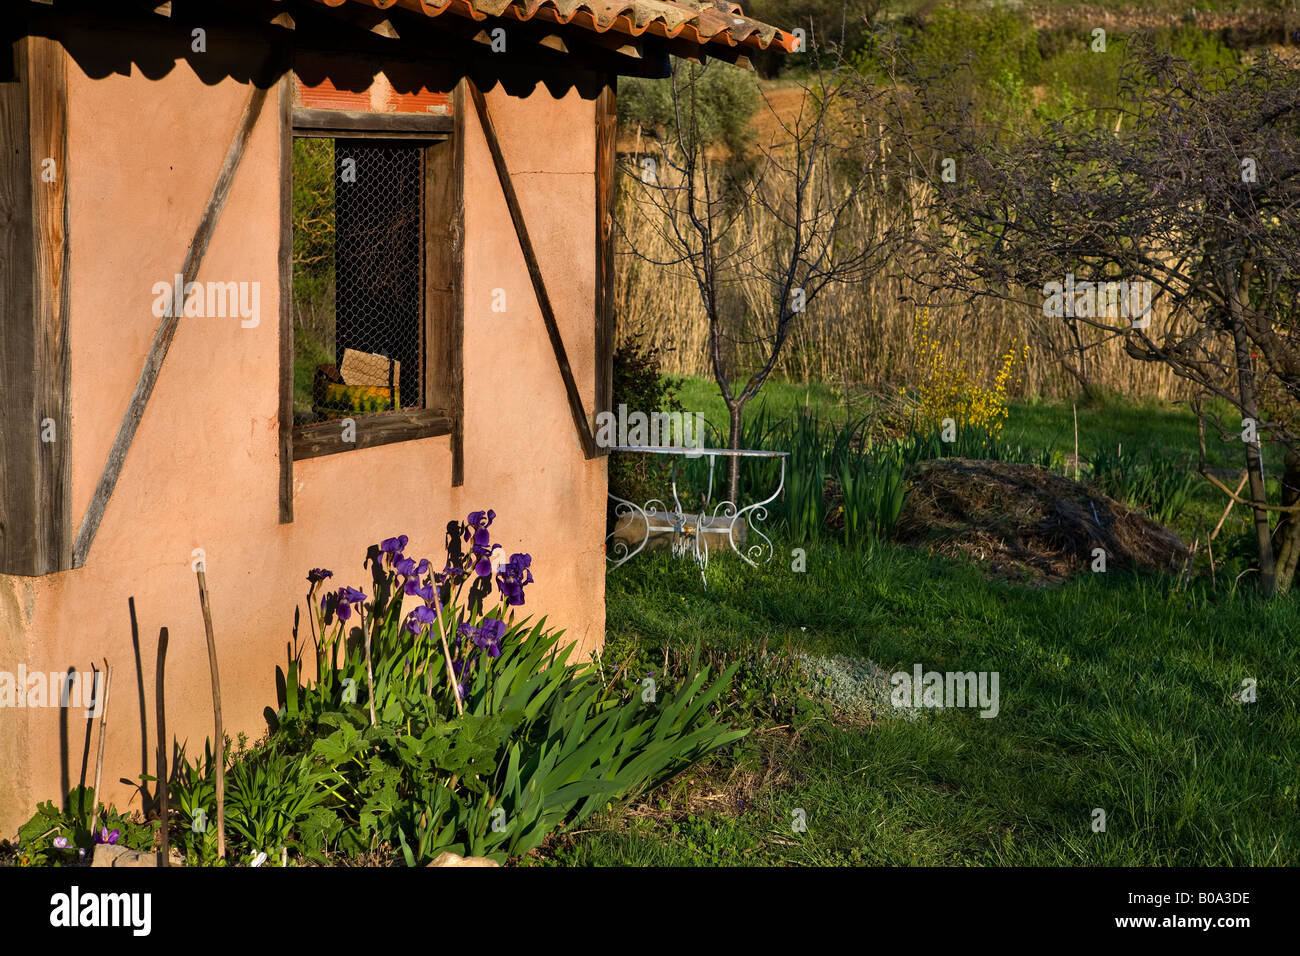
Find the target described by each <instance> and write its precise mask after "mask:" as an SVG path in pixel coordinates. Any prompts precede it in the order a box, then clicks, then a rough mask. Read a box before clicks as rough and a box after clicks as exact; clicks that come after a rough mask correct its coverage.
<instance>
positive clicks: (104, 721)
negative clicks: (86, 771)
mask: <svg viewBox="0 0 1300 956" xmlns="http://www.w3.org/2000/svg"><path fill="white" fill-rule="evenodd" d="M112 680H113V668H111V667H109V666H108V658H107V657H106V658H104V702H103V705H102V706H101V705H100V702H99V701H98V700H96V701H95V705H96V706H97V707H99V750H98V752H97V753H96V754H95V789H94V790H92V791H91V793H90V835H91V836H92V837H93V836H94V835H95V830H96V824H97V823H98V822H99V775H100V772H101V771H102V770H103V769H104V733H105V731H106V730H107V729H108V685H109V684H110V683H111V682H112ZM96 696H98V695H96Z"/></svg>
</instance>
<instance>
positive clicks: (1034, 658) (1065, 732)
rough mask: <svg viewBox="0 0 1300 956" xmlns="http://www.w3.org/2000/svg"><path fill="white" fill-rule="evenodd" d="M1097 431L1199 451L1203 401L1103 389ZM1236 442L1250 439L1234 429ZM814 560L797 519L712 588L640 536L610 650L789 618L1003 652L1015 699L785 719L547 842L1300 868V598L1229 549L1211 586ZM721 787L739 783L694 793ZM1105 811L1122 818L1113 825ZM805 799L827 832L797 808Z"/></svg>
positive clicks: (719, 648)
mask: <svg viewBox="0 0 1300 956" xmlns="http://www.w3.org/2000/svg"><path fill="white" fill-rule="evenodd" d="M775 384H776V387H775V388H771V390H770V392H769V391H768V390H765V393H764V394H765V396H766V397H767V399H768V401H769V402H771V403H772V405H773V406H774V407H776V408H781V409H785V410H786V411H792V410H793V408H794V406H795V405H796V404H803V401H804V396H807V397H808V401H809V403H810V404H816V403H818V402H820V405H819V406H818V410H819V412H820V413H822V414H824V415H829V414H831V413H832V411H833V409H834V408H835V407H842V405H843V398H842V396H839V395H837V393H836V392H835V391H834V390H833V389H825V388H814V389H812V390H810V391H807V390H805V389H803V388H802V387H791V386H788V385H784V384H780V383H775ZM691 387H692V388H696V389H700V391H698V392H694V393H692V397H696V396H699V397H700V398H701V399H702V398H703V390H702V387H701V386H700V385H699V384H698V383H694V384H692V385H691ZM689 404H690V403H689V402H688V405H689ZM696 407H698V406H696ZM1072 427H1073V426H1072V417H1071V409H1070V407H1069V406H1061V405H1049V404H1021V405H1017V406H1015V407H1014V408H1013V409H1012V413H1011V419H1010V421H1009V423H1008V425H1007V429H1006V433H1005V434H1006V435H1008V436H1009V437H1011V438H1012V439H1013V440H1014V439H1015V438H1016V436H1017V435H1018V434H1021V433H1023V434H1022V437H1021V441H1022V444H1026V445H1028V446H1033V445H1039V444H1043V445H1045V444H1048V443H1050V442H1052V440H1053V438H1056V439H1057V441H1056V447H1057V449H1058V450H1062V451H1065V450H1072V444H1073V435H1072ZM1079 437H1080V452H1081V453H1082V454H1083V455H1084V456H1087V455H1089V454H1091V453H1093V452H1094V451H1096V450H1098V449H1100V448H1102V447H1104V446H1105V445H1109V444H1111V443H1118V442H1123V443H1124V444H1125V447H1126V448H1130V447H1131V448H1133V449H1134V450H1137V451H1141V452H1143V453H1150V454H1163V455H1179V456H1185V455H1188V454H1191V453H1193V452H1194V447H1195V423H1194V419H1193V418H1192V416H1191V414H1190V412H1188V411H1187V410H1186V409H1170V408H1162V407H1158V406H1134V405H1126V404H1123V403H1119V402H1111V403H1106V404H1104V405H1103V406H1100V407H1088V408H1081V409H1080V410H1079ZM1130 443H1131V445H1130ZM1238 447H1240V446H1238ZM1212 453H1213V455H1220V454H1221V455H1222V457H1223V460H1222V462H1220V463H1222V464H1224V465H1229V464H1232V463H1233V462H1234V461H1235V459H1234V458H1232V457H1231V456H1232V454H1233V452H1232V449H1231V447H1230V446H1225V447H1222V448H1219V449H1217V450H1214V449H1212ZM1216 496H1217V492H1215V493H1213V494H1211V493H1210V492H1208V491H1206V492H1204V495H1203V500H1202V494H1201V493H1199V492H1198V499H1197V502H1196V507H1194V508H1189V509H1188V511H1189V514H1188V515H1185V516H1184V517H1185V518H1186V520H1187V521H1189V522H1192V523H1195V521H1196V520H1198V519H1200V518H1201V517H1203V516H1204V515H1206V514H1210V513H1213V514H1214V515H1215V517H1216V520H1217V514H1218V512H1219V511H1221V509H1222V504H1223V502H1222V499H1221V497H1216ZM1216 553H1217V550H1216ZM791 563H792V562H791V557H790V548H789V547H788V546H787V545H783V543H782V542H781V541H778V542H777V552H776V557H775V558H774V560H773V561H772V562H771V563H770V564H768V565H766V566H764V567H762V568H760V569H758V570H754V569H751V568H749V567H748V566H746V565H744V564H742V563H741V562H740V561H739V560H738V559H737V558H736V557H735V556H734V555H725V554H724V555H715V556H714V558H713V559H712V561H711V563H710V565H709V571H708V578H709V587H708V590H704V589H703V588H701V586H700V581H699V576H698V573H697V571H696V570H695V568H694V565H693V564H692V563H690V562H689V561H682V560H674V559H673V558H672V557H671V556H670V555H668V554H666V553H663V552H658V553H648V554H643V555H641V556H638V557H637V558H636V559H635V560H634V561H633V562H631V563H629V564H628V565H626V566H624V567H623V568H619V569H615V570H612V571H610V572H609V574H608V576H607V610H606V614H607V635H608V638H607V646H606V651H605V660H606V662H607V663H608V662H609V661H611V660H615V659H618V660H621V659H622V657H623V656H625V655H626V654H628V653H630V652H631V651H632V650H633V649H637V650H638V651H639V653H640V654H642V655H644V656H648V657H649V659H651V660H654V659H656V657H657V656H658V655H659V654H661V653H662V649H663V648H665V647H667V648H669V649H671V650H672V652H673V653H674V655H675V656H678V657H680V656H682V655H686V656H689V654H690V650H689V649H690V648H692V646H693V645H694V642H695V641H696V640H697V639H698V640H700V641H702V643H703V645H704V646H705V648H706V649H708V650H709V651H711V652H713V653H714V654H715V655H719V654H727V655H729V656H732V657H733V658H734V656H735V655H737V654H738V653H740V652H742V651H743V650H745V649H748V648H751V647H753V646H755V645H757V644H758V643H759V642H761V641H764V640H766V641H768V642H769V643H770V645H771V646H773V647H780V648H783V649H786V650H798V649H803V650H809V651H812V652H815V653H839V654H847V655H851V656H857V657H865V658H869V659H870V660H872V661H874V662H875V663H876V664H878V665H879V666H881V667H883V668H884V669H885V670H887V671H891V672H892V671H896V670H906V671H910V670H911V669H912V666H913V665H914V664H917V663H919V664H922V665H923V667H924V668H925V669H927V670H931V669H933V670H939V671H967V670H973V671H996V672H998V674H999V675H1000V692H1001V699H1000V713H999V714H998V716H997V717H995V718H992V719H985V718H981V717H980V716H979V714H978V712H977V711H975V710H973V709H963V710H947V711H928V712H925V713H924V714H923V715H922V717H921V719H919V720H904V719H901V718H899V717H893V716H889V717H887V718H885V719H884V720H882V721H879V722H876V723H874V724H867V723H864V722H861V721H848V720H845V719H843V718H842V717H840V718H836V719H833V720H828V719H813V720H811V721H810V722H808V723H807V724H805V725H803V726H802V727H800V728H799V730H798V732H797V734H796V735H795V736H794V737H791V736H790V734H791V732H790V731H789V730H788V729H776V730H768V731H766V732H760V733H757V734H754V735H752V736H751V737H750V738H747V739H746V740H745V741H742V742H741V743H740V744H737V745H736V746H735V747H734V748H733V750H732V752H731V753H730V754H729V755H728V756H726V757H723V758H717V759H715V761H714V762H713V764H712V765H711V766H710V767H709V768H707V770H706V773H705V775H704V777H703V778H700V777H698V776H697V777H694V778H688V779H686V780H683V781H678V782H677V783H676V784H674V785H670V786H669V787H667V788H664V789H662V790H661V791H659V792H658V793H655V794H652V795H650V797H649V798H648V800H647V804H648V806H650V807H651V808H658V810H659V812H658V815H657V817H652V816H647V815H646V814H645V813H636V814H629V813H628V812H627V810H626V808H622V809H619V808H614V809H611V810H610V811H609V812H607V813H605V814H604V815H603V816H601V817H599V818H597V819H596V821H595V822H594V823H591V822H589V823H588V827H591V829H589V830H588V831H586V832H583V833H580V834H577V835H574V836H571V837H567V838H565V839H563V840H561V841H559V843H557V844H556V845H555V846H554V847H553V848H552V850H551V852H550V854H549V855H548V856H547V857H545V858H544V862H549V863H553V864H561V865H700V864H722V865H731V864H768V865H772V864H812V865H825V864H848V865H855V864H877V865H890V866H897V865H909V864H923V865H941V864H942V865H1026V866H1033V865H1049V866H1068V865H1132V866H1156V865H1177V866H1216V865H1291V866H1294V865H1297V864H1300V706H1298V705H1300V694H1298V692H1300V645H1298V644H1297V642H1296V639H1295V638H1296V635H1297V634H1300V597H1297V595H1296V594H1292V595H1290V596H1289V597H1287V598H1284V599H1279V600H1276V601H1274V602H1271V603H1268V602H1263V601H1260V600H1259V599H1257V598H1256V597H1254V595H1253V593H1251V592H1250V590H1249V588H1248V587H1244V586H1241V587H1234V585H1233V582H1232V580H1231V577H1230V576H1228V575H1226V574H1225V573H1224V569H1223V567H1222V566H1220V573H1219V577H1218V583H1217V587H1211V586H1210V583H1209V581H1208V580H1206V579H1205V578H1204V577H1201V578H1197V579H1194V580H1193V581H1192V582H1191V584H1190V586H1188V587H1187V588H1186V589H1185V590H1178V589H1177V587H1176V584H1175V582H1173V581H1171V580H1168V579H1163V578H1138V577H1133V576H1129V575H1126V574H1123V573H1117V572H1111V573H1107V574H1086V575H1083V576H1081V577H1079V578H1076V579H1075V580H1073V581H1072V582H1070V583H1068V584H1065V585H1062V586H1059V587H1053V588H1035V587H1028V586H1022V585H1015V584H1007V583H993V582H990V581H988V580H987V579H986V578H985V577H984V576H983V575H982V574H981V573H980V572H979V571H978V570H977V569H976V568H974V567H972V566H969V565H965V564H960V563H953V562H950V561H947V560H944V559H940V558H932V557H930V556H928V555H926V554H923V553H919V552H915V551H911V550H908V549H905V548H902V547H898V546H895V545H892V544H874V545H871V546H869V547H867V548H866V549H865V551H862V552H857V553H854V552H851V551H848V550H845V549H843V548H841V547H839V546H836V545H819V546H814V547H810V548H809V549H808V551H807V563H806V571H804V572H802V573H799V572H795V571H794V570H792V567H791ZM1247 580H1249V579H1247ZM1246 678H1253V679H1254V680H1256V681H1257V682H1258V683H1257V692H1258V699H1257V701H1256V702H1254V703H1239V702H1237V701H1235V700H1233V699H1232V695H1233V694H1234V693H1235V692H1237V691H1238V690H1239V689H1240V688H1241V686H1242V682H1243V680H1245V679H1246ZM737 716H738V717H739V716H743V715H737ZM746 775H752V776H754V777H756V778H763V779H767V780H769V781H771V782H769V783H768V784H767V785H765V786H763V787H761V788H758V789H757V790H751V791H744V793H743V796H742V791H741V790H740V789H738V788H736V787H735V786H734V785H733V784H729V783H728V781H734V780H738V779H743V778H744V777H745V776H746ZM710 786H712V787H713V788H714V789H715V790H717V791H718V792H719V793H722V794H724V795H725V799H722V800H720V801H718V802H716V803H714V804H709V805H708V806H709V808H708V809H703V808H702V807H701V806H700V805H699V804H698V802H697V803H696V804H694V805H690V804H689V803H688V801H687V797H689V796H690V795H692V794H695V795H697V796H698V794H699V793H700V792H703V790H707V789H708V788H709V787H710ZM702 788H703V790H702ZM742 799H743V800H744V802H743V804H742V802H741V800H742ZM1096 808H1100V809H1102V810H1104V811H1105V813H1106V831H1105V832H1104V833H1097V832H1093V829H1092V821H1093V811H1094V809H1096ZM796 810H802V811H803V812H804V814H805V816H806V820H807V831H806V832H802V833H798V832H794V831H793V829H792V825H791V823H792V819H793V816H792V815H793V814H794V813H795V811H796Z"/></svg>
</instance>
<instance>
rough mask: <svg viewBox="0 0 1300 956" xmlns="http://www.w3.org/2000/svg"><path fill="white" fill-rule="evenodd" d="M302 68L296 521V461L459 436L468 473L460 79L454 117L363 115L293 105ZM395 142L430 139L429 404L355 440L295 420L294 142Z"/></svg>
mask: <svg viewBox="0 0 1300 956" xmlns="http://www.w3.org/2000/svg"><path fill="white" fill-rule="evenodd" d="M294 80H295V77H294V74H293V73H292V71H291V72H290V73H288V74H286V77H285V78H284V80H282V88H281V162H280V166H281V210H280V211H281V248H280V272H281V284H282V290H283V294H282V296H281V316H280V324H281V349H280V366H281V368H280V417H281V423H280V433H281V434H280V445H281V449H280V450H281V494H280V520H281V523H287V522H290V521H292V520H293V496H292V494H293V489H292V484H293V477H292V464H293V462H294V461H301V460H304V459H309V458H318V457H322V456H325V455H334V454H339V453H342V452H347V451H355V450H358V449H362V448H374V447H378V446H380V445H387V444H392V443H394V442H402V441H414V440H418V439H423V438H434V437H438V436H441V435H448V436H450V437H451V452H452V475H451V484H452V485H453V486H458V485H461V484H462V483H463V481H464V474H463V473H464V466H463V452H462V446H463V412H462V409H463V393H462V388H463V380H464V376H463V366H462V343H463V338H464V314H463V313H464V310H463V297H462V269H463V254H462V253H463V242H462V237H463V234H464V204H463V201H462V196H463V175H464V169H463V167H464V135H463V132H462V122H461V114H462V110H461V103H462V102H463V98H462V96H461V92H460V87H459V86H458V87H457V90H456V92H455V93H454V94H453V97H452V99H453V109H454V113H453V115H452V116H438V115H433V114H429V115H424V114H410V113H364V112H354V111H348V110H327V109H304V108H301V107H295V106H294V105H293V94H294ZM308 137H328V138H333V139H367V140H391V141H394V142H399V143H402V144H404V145H416V144H419V145H421V146H422V147H423V159H424V168H423V175H424V189H423V203H422V209H421V232H422V238H421V243H422V246H423V250H424V256H423V262H422V273H423V274H422V276H421V293H420V294H421V300H422V301H421V313H422V314H421V328H422V334H423V337H424V341H425V348H424V359H423V361H424V368H423V369H422V370H421V380H422V382H423V395H422V403H421V404H422V407H420V408H407V409H401V410H397V411H393V412H381V413H379V414H374V415H358V416H355V417H354V419H353V420H354V422H355V424H356V435H355V438H356V440H355V441H352V442H345V441H343V430H342V428H341V427H340V424H339V420H337V419H336V420H331V421H326V422H314V423H312V424H309V425H298V426H295V425H294V424H293V378H294V375H293V373H294V347H293V320H292V316H293V306H292V303H293V262H292V257H293V232H292V230H293V224H292V196H293V161H292V157H293V141H294V139H298V138H308Z"/></svg>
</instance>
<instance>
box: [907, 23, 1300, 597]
mask: <svg viewBox="0 0 1300 956" xmlns="http://www.w3.org/2000/svg"><path fill="white" fill-rule="evenodd" d="M907 99H908V101H909V106H908V109H906V110H901V109H900V110H896V111H895V112H894V120H895V128H896V129H897V130H898V131H899V134H900V136H902V137H904V138H905V139H906V141H907V143H908V145H909V147H910V149H911V151H912V155H913V157H914V159H915V164H914V167H913V169H914V172H915V173H916V174H917V175H921V176H926V177H929V176H930V172H929V169H930V167H931V165H932V161H933V157H934V156H936V155H940V156H943V155H946V156H949V157H953V158H954V159H955V163H956V168H957V169H958V171H959V172H958V175H957V176H956V177H955V180H956V181H955V182H953V183H950V184H947V185H946V186H945V187H944V188H942V189H941V190H940V191H939V192H938V193H937V194H936V196H935V201H934V204H933V206H932V207H931V209H930V210H928V212H929V214H930V216H931V217H932V219H931V221H933V222H934V223H935V224H936V228H935V229H934V231H933V233H932V235H931V240H930V242H929V243H928V244H927V245H928V247H929V249H930V251H931V252H933V253H935V254H939V253H942V254H943V255H945V256H946V260H945V262H946V266H945V274H944V277H943V281H942V283H941V284H942V285H943V286H944V287H946V288H948V289H950V290H952V289H956V290H964V291H966V292H968V293H970V294H971V295H994V296H998V297H1004V298H1015V299H1018V300H1019V301H1026V302H1029V303H1032V304H1033V305H1034V306H1035V307H1036V308H1039V309H1042V310H1043V311H1044V313H1047V312H1049V311H1051V309H1050V308H1048V305H1049V300H1052V297H1053V296H1059V297H1058V298H1056V299H1055V304H1056V305H1059V306H1063V308H1062V309H1061V312H1060V313H1057V314H1061V315H1062V318H1063V319H1064V321H1066V322H1067V323H1069V324H1070V325H1071V327H1072V328H1073V329H1074V331H1075V332H1076V333H1077V332H1078V330H1079V329H1080V328H1087V327H1091V328H1092V329H1096V330H1101V334H1102V335H1103V336H1122V337H1123V338H1124V345H1125V349H1126V351H1127V353H1128V354H1129V355H1130V356H1132V357H1133V358H1134V359H1137V360H1140V361H1147V362H1161V363H1164V364H1165V365H1167V366H1168V367H1169V368H1170V369H1171V370H1173V371H1174V372H1175V373H1176V374H1177V375H1179V376H1181V377H1183V378H1185V379H1187V380H1188V381H1190V382H1192V383H1194V385H1196V386H1197V389H1198V391H1199V392H1200V393H1201V394H1202V395H1204V396H1206V397H1209V396H1218V397H1220V398H1222V399H1224V400H1226V401H1227V402H1229V403H1230V404H1231V405H1232V406H1233V407H1234V408H1235V409H1236V410H1237V412H1238V413H1239V415H1240V418H1241V419H1242V422H1241V424H1240V427H1239V426H1238V424H1237V422H1235V421H1234V422H1232V423H1230V425H1229V427H1228V428H1227V429H1224V428H1223V427H1222V423H1220V433H1221V435H1223V436H1224V437H1227V436H1228V434H1229V433H1233V434H1239V435H1240V437H1242V440H1243V453H1244V464H1245V471H1246V476H1247V478H1248V481H1249V497H1248V498H1245V499H1243V498H1240V497H1239V496H1238V492H1234V491H1232V489H1230V488H1228V487H1227V486H1225V485H1224V484H1223V482H1222V481H1221V480H1220V478H1219V477H1217V476H1216V475H1214V474H1213V473H1212V472H1211V471H1210V470H1209V469H1208V468H1207V466H1206V463H1205V460H1204V452H1202V460H1201V473H1202V474H1203V475H1204V476H1205V477H1206V478H1207V479H1208V480H1210V481H1211V482H1213V483H1214V484H1215V485H1216V486H1217V487H1219V488H1220V489H1222V490H1223V491H1224V492H1225V493H1226V494H1227V495H1229V496H1230V497H1231V498H1232V499H1233V500H1234V501H1239V502H1241V503H1243V504H1246V505H1248V506H1249V507H1251V508H1252V509H1253V513H1254V522H1255V535H1256V547H1257V551H1258V557H1259V573H1260V589H1261V591H1262V592H1263V593H1265V594H1272V593H1274V592H1275V591H1276V590H1279V589H1280V590H1285V589H1287V588H1288V586H1289V585H1290V583H1291V580H1292V578H1293V577H1294V575H1295V570H1296V565H1297V562H1298V561H1300V523H1298V522H1297V520H1296V519H1293V518H1292V517H1291V516H1292V515H1294V514H1295V513H1296V512H1297V511H1298V510H1300V508H1298V507H1297V504H1296V502H1297V500H1300V454H1298V453H1297V412H1298V411H1300V405H1298V404H1297V402H1298V401H1300V325H1298V324H1297V312H1296V306H1297V295H1298V294H1300V73H1297V72H1296V71H1295V70H1294V69H1292V68H1289V67H1287V66H1285V65H1284V64H1282V63H1281V62H1279V61H1278V60H1276V59H1274V58H1271V57H1269V56H1267V55H1264V56H1261V57H1260V58H1259V59H1258V60H1257V61H1255V62H1254V63H1253V64H1251V65H1249V66H1247V67H1244V68H1241V69H1235V70H1232V71H1224V72H1216V73H1206V74H1201V73H1198V72H1197V70H1196V69H1195V68H1193V67H1192V66H1191V65H1190V64H1188V63H1186V62H1185V61H1182V60H1180V59H1178V58H1176V57H1173V56H1171V55H1169V54H1166V53H1163V52H1161V51H1159V50H1157V49H1155V48H1154V47H1153V46H1151V45H1150V44H1145V43H1139V44H1135V46H1134V48H1133V49H1132V50H1131V52H1130V60H1129V62H1128V65H1127V66H1126V73H1125V77H1124V82H1123V84H1122V95H1121V101H1120V104H1119V105H1117V106H1116V107H1115V108H1113V109H1112V110H1109V111H1099V116H1098V117H1092V118H1090V121H1087V122H1083V121H1079V120H1078V118H1075V119H1073V120H1066V121H1060V122H1055V123H1051V124H1048V125H1047V126H1046V127H1045V128H1044V129H1042V130H1041V131H1039V132H1035V133H1029V134H1023V135H1013V136H1006V135H1004V134H1002V133H1000V132H999V133H998V134H996V135H994V134H993V133H992V132H991V131H990V130H987V129H983V130H981V129H978V128H977V127H976V126H975V125H973V124H971V123H969V122H962V121H961V120H960V119H959V118H958V117H959V110H958V109H955V108H954V103H953V102H952V101H951V100H950V99H945V95H944V93H943V88H942V84H941V83H912V84H909V85H908V88H907ZM918 119H919V121H918ZM1120 282H1124V283H1126V285H1125V286H1122V287H1121V286H1119V285H1118V283H1120ZM1049 283H1056V285H1049ZM1138 283H1146V284H1147V285H1146V286H1145V289H1146V290H1148V291H1149V292H1150V293H1151V295H1150V300H1156V301H1159V300H1163V302H1164V303H1165V304H1166V305H1167V306H1168V316H1169V319H1168V320H1167V321H1166V322H1164V323H1161V324H1160V326H1159V327H1157V326H1156V325H1151V324H1147V322H1145V321H1144V316H1143V314H1141V310H1138V309H1136V308H1133V309H1129V308H1116V305H1117V303H1115V302H1114V293H1115V292H1116V291H1117V290H1124V291H1125V292H1127V291H1128V290H1130V289H1131V288H1132V287H1133V286H1134V285H1135V284H1138ZM1040 288H1041V290H1042V297H1041V298H1039V297H1037V292H1038V290H1039V289H1040ZM1139 288H1140V287H1139ZM1139 295H1140V292H1139ZM1150 300H1149V301H1150ZM1120 304H1121V305H1123V306H1128V305H1129V303H1127V302H1124V303H1120ZM1130 312H1135V313H1138V314H1130ZM1076 342H1079V343H1080V344H1079V346H1078V352H1079V357H1080V361H1079V373H1078V374H1079V375H1080V377H1081V380H1085V381H1086V374H1085V373H1084V371H1083V364H1082V355H1083V352H1084V345H1083V344H1082V341H1081V339H1079V338H1078V337H1077V336H1076ZM1202 424H1203V423H1202ZM1256 436H1257V437H1258V439H1259V440H1258V441H1256V440H1255V437H1256ZM1268 445H1275V446H1277V447H1279V448H1280V449H1281V450H1282V452H1283V455H1284V460H1283V471H1282V487H1283V491H1282V499H1281V503H1276V504H1275V503H1270V502H1269V501H1268V496H1267V493H1266V487H1267V483H1266V477H1267V475H1266V469H1265V456H1264V448H1265V446H1268ZM1203 448H1204V445H1203V443H1202V449H1203ZM1270 513H1280V514H1282V515H1283V518H1282V520H1281V521H1280V522H1279V523H1278V525H1277V526H1276V527H1273V526H1271V525H1270ZM1275 558H1276V560H1275Z"/></svg>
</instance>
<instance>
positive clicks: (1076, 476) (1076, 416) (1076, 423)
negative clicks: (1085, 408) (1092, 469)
mask: <svg viewBox="0 0 1300 956" xmlns="http://www.w3.org/2000/svg"><path fill="white" fill-rule="evenodd" d="M1074 483H1075V484H1076V485H1077V484H1078V483H1079V406H1078V404H1077V403H1076V404H1075V405H1074Z"/></svg>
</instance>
